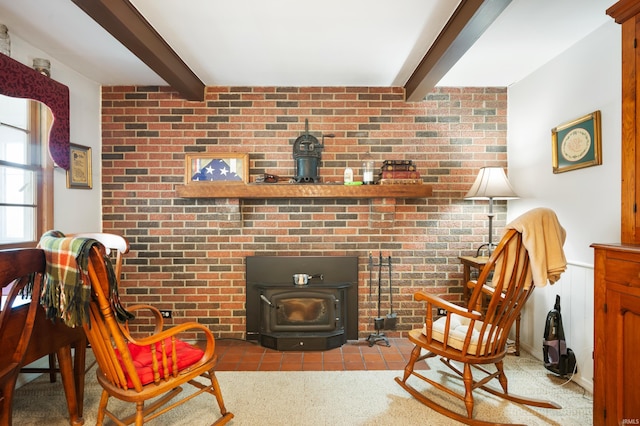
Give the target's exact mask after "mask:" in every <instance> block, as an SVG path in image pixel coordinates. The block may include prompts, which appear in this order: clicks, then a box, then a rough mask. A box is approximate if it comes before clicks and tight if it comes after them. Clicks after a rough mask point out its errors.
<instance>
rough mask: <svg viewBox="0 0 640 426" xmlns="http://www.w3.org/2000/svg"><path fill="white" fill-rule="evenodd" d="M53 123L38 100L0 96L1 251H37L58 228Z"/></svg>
mask: <svg viewBox="0 0 640 426" xmlns="http://www.w3.org/2000/svg"><path fill="white" fill-rule="evenodd" d="M50 123H51V114H50V112H49V109H48V108H47V107H45V106H43V105H42V104H40V103H39V102H36V101H32V100H29V99H22V98H10V97H7V96H2V95H0V248H9V247H33V246H35V244H36V243H37V241H38V239H39V238H40V235H42V233H43V232H44V231H46V230H47V229H49V228H50V227H51V226H52V224H53V184H52V183H53V168H52V166H51V161H50V160H49V157H48V155H47V149H46V148H47V134H48V128H49V124H50Z"/></svg>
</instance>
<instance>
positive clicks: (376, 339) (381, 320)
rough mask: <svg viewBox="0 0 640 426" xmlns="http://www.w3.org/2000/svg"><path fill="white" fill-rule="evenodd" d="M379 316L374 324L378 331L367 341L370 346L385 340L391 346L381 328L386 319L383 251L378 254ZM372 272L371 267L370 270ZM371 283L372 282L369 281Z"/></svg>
mask: <svg viewBox="0 0 640 426" xmlns="http://www.w3.org/2000/svg"><path fill="white" fill-rule="evenodd" d="M377 266H378V316H377V317H376V318H374V320H373V325H374V327H375V330H376V332H375V333H371V334H370V335H369V337H367V341H368V342H369V346H373V345H375V344H376V343H377V342H384V343H385V345H386V346H391V345H390V344H389V339H387V336H385V335H384V333H382V332H381V331H380V330H382V329H383V328H384V322H385V319H384V318H383V317H382V313H381V303H382V301H381V296H382V295H381V291H382V252H380V254H379V255H378V265H377ZM369 272H371V269H370V270H369ZM369 285H371V283H369Z"/></svg>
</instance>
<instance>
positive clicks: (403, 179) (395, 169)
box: [378, 160, 422, 185]
mask: <svg viewBox="0 0 640 426" xmlns="http://www.w3.org/2000/svg"><path fill="white" fill-rule="evenodd" d="M378 183H379V184H380V185H385V184H387V185H388V184H421V183H422V179H421V178H420V172H418V171H417V170H416V166H415V165H414V164H413V160H384V161H383V162H382V167H380V173H378Z"/></svg>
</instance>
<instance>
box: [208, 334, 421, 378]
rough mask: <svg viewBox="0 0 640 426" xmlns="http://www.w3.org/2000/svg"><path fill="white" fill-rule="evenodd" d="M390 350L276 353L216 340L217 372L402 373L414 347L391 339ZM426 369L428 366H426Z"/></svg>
mask: <svg viewBox="0 0 640 426" xmlns="http://www.w3.org/2000/svg"><path fill="white" fill-rule="evenodd" d="M389 341H390V344H391V346H389V347H387V346H383V345H374V346H372V347H370V346H369V344H368V343H367V342H366V341H364V340H359V341H349V342H347V343H346V344H345V345H343V346H341V347H339V348H335V349H330V350H327V351H306V352H294V351H286V352H282V351H276V350H273V349H269V348H264V347H262V346H260V345H258V344H257V343H256V342H251V341H243V340H235V339H217V340H216V352H217V353H218V367H217V370H218V371H346V370H402V369H404V367H405V365H406V363H407V360H408V359H409V354H410V353H411V350H412V349H413V345H412V344H411V342H409V340H407V339H390V340H389ZM423 365H424V366H425V368H426V364H423Z"/></svg>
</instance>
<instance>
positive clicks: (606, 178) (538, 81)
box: [507, 20, 621, 391]
mask: <svg viewBox="0 0 640 426" xmlns="http://www.w3.org/2000/svg"><path fill="white" fill-rule="evenodd" d="M596 110H600V111H601V114H602V153H603V154H602V157H603V164H602V165H601V166H593V167H589V168H584V169H579V170H574V171H570V172H565V173H559V174H554V173H553V171H552V160H551V158H552V157H551V147H552V144H551V129H552V128H554V127H556V126H558V125H560V124H562V123H566V122H568V121H571V120H573V119H575V118H579V117H581V116H584V115H586V114H589V113H591V112H594V111H596ZM620 111H621V44H620V26H619V25H618V24H616V23H615V22H614V21H613V20H611V22H609V23H607V24H605V25H603V26H602V27H600V28H599V29H597V30H596V31H594V32H593V33H592V34H590V35H589V36H587V37H586V38H584V39H583V40H581V41H580V42H578V43H577V44H575V45H574V46H572V47H571V48H570V49H568V50H567V51H565V52H564V53H563V54H561V55H560V56H559V57H557V58H555V59H554V60H552V61H551V62H549V63H548V64H546V65H545V66H543V67H541V68H540V69H539V70H537V71H536V72H534V73H532V74H531V75H529V76H527V77H526V78H525V79H523V80H522V81H520V82H518V83H517V84H514V85H513V86H511V87H510V88H509V91H508V134H507V144H508V155H509V180H510V181H511V182H512V184H513V186H514V188H515V190H516V192H517V193H518V194H519V195H520V197H521V198H520V199H519V200H514V201H510V202H509V204H508V214H507V216H508V220H511V219H513V218H515V217H517V216H518V215H520V214H522V213H523V212H525V211H527V210H529V209H531V208H534V207H549V208H551V209H553V210H555V212H556V213H557V215H558V218H559V219H560V222H561V224H562V225H563V226H564V228H565V229H566V231H567V240H566V243H565V246H564V248H565V254H566V256H567V261H568V262H569V266H568V270H567V272H566V273H565V274H564V275H563V277H562V278H561V280H560V281H559V282H558V283H556V284H555V285H553V286H547V287H544V288H541V289H536V292H535V293H534V294H533V297H532V299H533V300H531V301H530V302H528V304H527V306H526V307H525V313H524V314H523V324H522V328H521V330H522V335H521V342H522V345H523V347H524V348H525V349H526V350H528V351H530V352H531V353H532V354H533V355H534V356H536V357H539V358H540V359H542V336H543V334H544V322H545V318H546V313H547V312H548V311H549V310H550V309H552V308H553V303H554V300H555V295H556V294H560V297H561V299H562V300H561V305H562V316H563V323H564V328H565V334H566V337H567V344H568V346H569V347H571V348H572V349H573V350H574V351H575V352H576V356H577V358H578V362H579V366H578V368H579V371H578V374H577V375H576V377H575V378H574V379H575V380H576V381H577V382H578V383H579V384H581V385H582V386H584V387H585V388H587V389H588V390H590V391H591V390H592V389H593V362H592V361H591V353H592V351H593V251H592V249H591V248H590V247H589V246H590V244H592V243H594V242H601V243H605V242H618V241H620V200H621V198H620V176H621V145H620V138H621V112H620Z"/></svg>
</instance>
